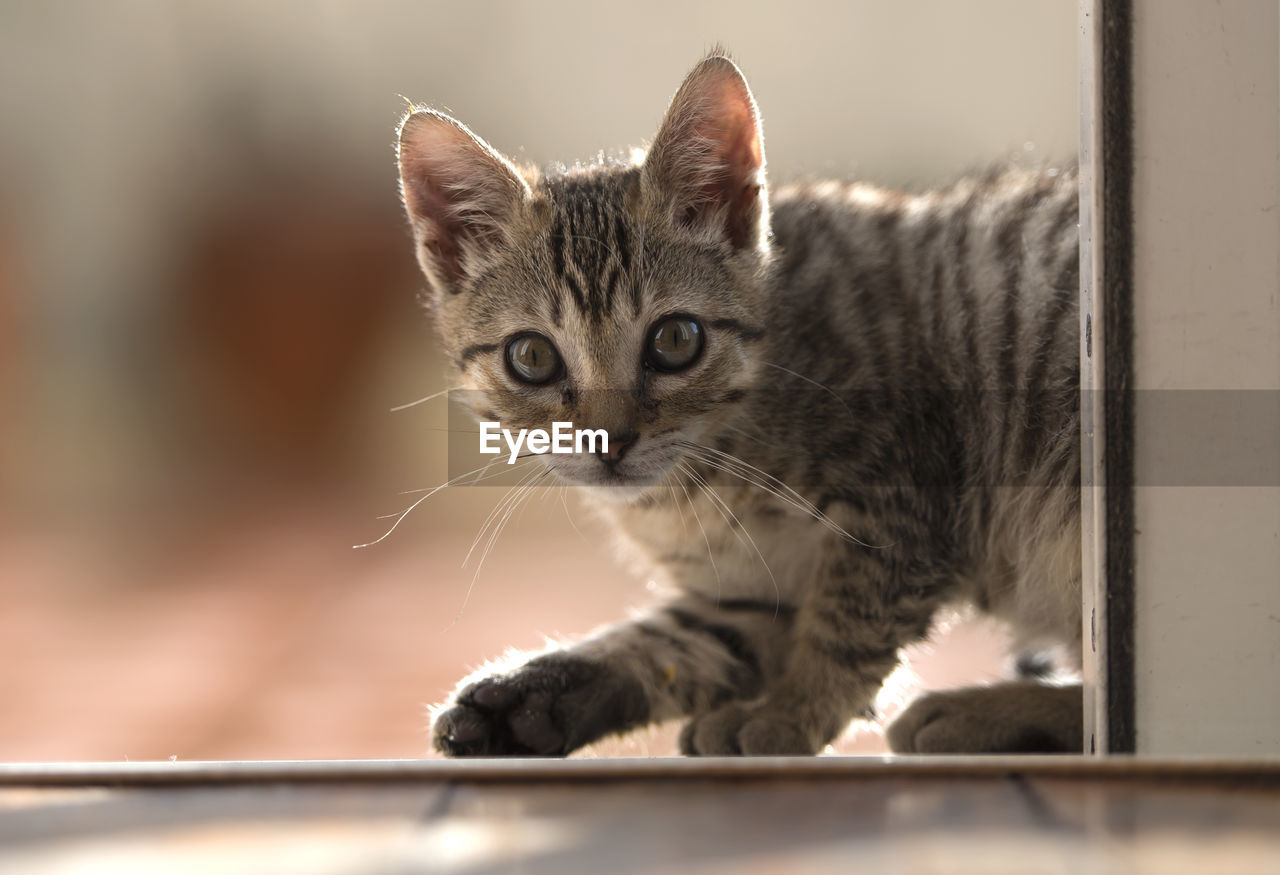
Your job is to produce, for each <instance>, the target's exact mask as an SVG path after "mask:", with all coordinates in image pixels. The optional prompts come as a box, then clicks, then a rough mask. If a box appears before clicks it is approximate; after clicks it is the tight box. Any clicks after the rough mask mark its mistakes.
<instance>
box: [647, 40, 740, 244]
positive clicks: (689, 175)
mask: <svg viewBox="0 0 1280 875" xmlns="http://www.w3.org/2000/svg"><path fill="white" fill-rule="evenodd" d="M668 118H669V120H672V121H674V125H673V126H672V127H667V128H665V129H664V130H663V131H661V132H660V133H659V142H658V146H657V147H658V148H660V149H662V150H663V151H664V152H665V153H666V154H665V155H664V156H663V157H662V159H660V160H662V161H663V162H664V163H665V164H666V166H667V167H668V168H670V169H671V170H672V171H674V174H673V176H674V178H673V177H671V176H669V177H667V179H668V184H670V185H672V186H674V188H675V191H676V196H677V204H678V205H679V212H678V214H677V216H678V220H679V221H681V222H682V223H685V224H696V223H699V222H704V221H710V220H711V219H712V218H713V217H719V219H720V221H722V222H723V223H724V231H725V233H726V236H727V237H728V239H729V241H730V242H731V243H732V244H733V246H734V247H735V248H742V247H744V246H748V245H750V244H751V242H752V240H753V238H754V237H755V236H756V235H757V234H758V228H757V227H756V224H757V222H758V220H759V215H760V203H759V195H760V189H761V182H762V181H761V175H760V171H761V169H762V168H763V166H764V146H763V143H762V141H761V138H760V127H759V123H758V120H757V118H756V113H755V108H754V104H753V102H752V99H751V92H750V91H749V90H748V89H747V86H746V83H745V82H744V81H743V80H742V77H741V75H740V74H739V73H738V71H737V69H736V68H734V67H732V66H731V65H730V64H729V63H728V62H727V61H713V62H710V63H709V64H708V65H707V66H704V67H703V68H701V69H699V70H695V71H694V73H693V74H691V75H690V78H689V79H688V80H687V81H686V82H685V85H684V86H683V87H682V88H681V90H680V93H678V94H677V95H676V99H675V101H673V103H672V108H671V110H670V113H669V116H668ZM682 152H684V153H685V154H686V155H687V156H689V159H688V160H684V161H682V160H681V158H680V154H681V153H682ZM681 177H683V178H681ZM682 189H683V192H684V194H683V196H681V194H680V192H681V190H682Z"/></svg>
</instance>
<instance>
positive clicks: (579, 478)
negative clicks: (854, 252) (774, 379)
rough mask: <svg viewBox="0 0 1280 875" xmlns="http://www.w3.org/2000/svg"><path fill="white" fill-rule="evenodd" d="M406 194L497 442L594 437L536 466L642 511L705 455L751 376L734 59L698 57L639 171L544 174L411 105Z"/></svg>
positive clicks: (424, 259) (756, 318)
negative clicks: (564, 424)
mask: <svg viewBox="0 0 1280 875" xmlns="http://www.w3.org/2000/svg"><path fill="white" fill-rule="evenodd" d="M398 155H399V164H400V181H401V190H402V193H403V196H404V203H405V207H406V210H407V211H408V215H409V221H410V224H411V226H412V229H413V236H414V245H415V247H416V251H417V257H418V262H419V264H420V265H421V267H422V270H423V273H424V274H425V275H426V278H427V283H428V295H429V301H430V304H431V308H432V310H433V311H434V313H435V317H436V323H437V326H438V328H439V330H440V333H441V336H442V340H443V342H444V346H445V350H446V352H447V354H448V356H449V357H450V359H451V360H452V362H453V364H454V366H455V367H456V369H457V370H458V372H459V375H460V382H461V384H462V385H463V386H464V387H465V388H467V389H469V390H472V391H471V392H470V393H469V394H470V396H471V397H472V398H474V399H475V406H476V412H477V413H478V414H479V415H480V416H481V417H482V418H484V419H488V420H496V421H498V422H500V423H501V424H502V427H503V428H509V429H513V430H516V429H520V428H530V429H533V428H543V429H550V427H551V423H552V422H555V421H568V422H572V423H573V424H574V426H575V427H576V428H589V429H605V430H606V431H607V432H608V434H609V437H610V451H609V453H608V455H604V454H599V453H597V454H586V453H584V454H578V455H550V454H548V455H544V456H543V457H542V458H543V460H544V461H545V462H546V463H547V464H548V465H549V466H550V467H551V468H552V469H553V470H554V471H555V473H557V474H558V475H559V476H560V477H561V478H563V479H564V480H566V481H569V482H571V483H576V484H580V485H586V486H608V487H620V488H615V489H611V490H603V491H604V492H606V493H612V494H613V495H615V496H621V497H634V496H635V495H637V494H640V493H642V492H643V491H644V488H646V487H649V486H652V485H654V484H656V483H659V482H661V481H662V478H663V477H664V476H665V475H666V474H667V473H668V472H670V471H672V470H673V468H674V467H675V465H676V464H677V463H678V462H679V461H680V460H681V459H682V458H684V457H685V455H686V453H687V452H688V447H687V446H684V445H682V444H681V442H682V441H683V442H693V443H707V442H708V441H709V440H710V439H711V437H712V436H713V435H714V433H715V432H716V430H717V429H718V426H719V424H720V423H722V422H724V420H725V419H726V418H727V417H728V415H729V414H730V413H732V411H733V409H734V408H736V406H737V405H738V404H740V403H741V401H742V400H743V398H744V397H745V395H746V392H747V389H748V388H749V387H750V386H751V385H752V384H753V382H754V381H755V380H756V378H757V372H758V365H757V356H756V353H757V352H758V349H757V347H758V344H759V342H760V339H761V337H762V336H763V332H764V330H765V328H766V326H765V325H764V324H763V320H762V316H763V307H762V304H761V295H762V288H763V281H764V274H765V271H766V270H767V266H768V260H769V207H768V198H767V192H766V187H765V175H764V163H765V162H764V146H763V140H762V137H761V131H760V117H759V113H758V111H757V109H756V105H755V101H754V99H753V98H752V96H751V91H750V89H749V88H748V87H747V83H746V80H745V79H744V78H743V77H742V74H741V72H740V71H739V70H738V68H737V67H736V66H735V65H734V64H733V62H732V61H730V60H728V59H727V58H725V57H722V56H719V55H714V56H712V57H709V58H707V59H705V60H704V61H702V62H701V63H700V64H698V66H697V67H695V68H694V70H693V71H692V72H691V73H690V74H689V76H688V77H687V78H686V79H685V81H684V84H683V85H682V86H681V87H680V90H679V91H678V92H677V93H676V96H675V97H674V98H673V99H672V102H671V106H670V108H669V109H668V111H667V114H666V117H665V119H664V120H663V122H662V124H661V126H660V127H659V129H658V132H657V135H656V136H655V138H654V140H653V145H652V147H651V148H650V149H649V150H648V152H647V154H645V155H644V156H643V158H642V159H639V160H637V161H636V162H635V163H624V162H613V163H609V162H606V163H600V164H597V165H593V166H589V167H577V168H574V169H571V170H567V171H559V172H555V173H549V174H545V175H540V174H537V173H536V172H533V171H530V170H527V169H521V168H517V167H516V166H515V165H514V164H513V163H512V162H511V161H509V160H508V159H506V158H505V157H503V156H502V155H501V154H499V153H498V152H496V151H495V150H494V149H492V148H491V147H490V146H489V145H488V144H486V143H485V142H484V141H483V140H481V139H480V138H479V137H477V136H475V135H474V134H473V133H471V131H470V130H468V129H467V128H466V127H465V126H464V125H462V124H460V123H459V122H457V121H455V120H454V119H452V118H450V117H448V116H446V115H443V114H441V113H438V112H434V111H431V110H414V111H412V112H411V113H409V114H408V115H407V116H406V117H405V119H404V120H403V122H402V124H401V126H400V136H399V149H398Z"/></svg>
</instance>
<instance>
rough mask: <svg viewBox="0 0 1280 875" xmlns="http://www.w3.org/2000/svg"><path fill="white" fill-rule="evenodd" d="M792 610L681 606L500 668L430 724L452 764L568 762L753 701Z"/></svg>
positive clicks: (785, 641) (737, 604) (772, 669)
mask: <svg viewBox="0 0 1280 875" xmlns="http://www.w3.org/2000/svg"><path fill="white" fill-rule="evenodd" d="M791 625H792V624H791V612H790V611H788V610H787V609H786V608H785V606H780V607H777V608H775V606H774V605H773V604H772V603H769V604H768V605H765V604H763V603H761V604H756V603H753V602H744V601H731V602H725V603H723V604H717V603H716V602H714V601H711V600H708V599H703V598H700V597H697V596H687V597H682V598H680V599H677V600H675V601H673V602H671V603H670V604H668V605H665V606H663V607H661V608H659V609H657V610H655V611H653V612H651V613H649V614H647V615H644V616H641V617H639V618H637V619H635V620H633V621H630V622H627V623H621V624H619V625H617V626H613V627H610V628H608V629H605V630H604V631H602V632H600V633H597V634H595V635H593V636H591V637H590V638H587V639H586V640H584V641H582V642H580V643H577V644H574V645H570V646H567V647H565V648H562V649H557V650H551V651H549V652H546V653H542V654H540V655H537V656H534V657H533V658H532V659H529V660H528V661H527V662H524V663H523V664H519V665H517V666H515V667H514V668H512V669H510V670H506V671H502V670H494V669H493V668H489V669H484V670H481V671H480V672H479V673H477V675H473V676H472V677H471V678H468V679H466V680H464V681H463V682H462V684H461V685H460V686H459V689H458V691H457V692H456V693H455V694H454V696H453V698H452V701H451V702H450V703H449V704H448V705H445V706H443V707H442V708H441V709H439V710H438V711H437V713H436V715H435V719H434V720H433V723H432V743H433V744H434V746H435V748H436V749H437V750H439V751H440V752H442V753H444V754H446V755H449V756H564V755H565V754H568V753H570V752H571V751H573V750H575V749H577V748H579V747H581V746H582V745H584V744H589V743H590V742H592V741H595V740H596V739H598V738H601V737H603V736H605V735H609V734H613V733H618V732H624V731H626V730H628V729H632V728H635V727H638V726H642V725H644V724H647V723H655V722H659V721H662V720H667V719H671V718H673V717H678V716H683V715H686V714H690V713H696V712H700V711H708V710H710V709H712V708H714V707H715V706H716V705H717V704H719V703H722V702H725V701H730V700H735V699H740V698H744V697H753V696H756V695H758V694H759V692H760V690H761V689H762V688H763V687H764V685H765V684H766V683H767V682H768V681H769V680H771V679H772V678H774V677H776V675H777V674H778V673H779V672H780V670H781V666H782V660H783V656H784V654H785V653H786V651H787V649H788V647H789V639H790V630H791Z"/></svg>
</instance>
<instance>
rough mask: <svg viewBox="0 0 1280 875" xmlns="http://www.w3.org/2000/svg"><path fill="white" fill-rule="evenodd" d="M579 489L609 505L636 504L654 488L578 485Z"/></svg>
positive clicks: (645, 486)
mask: <svg viewBox="0 0 1280 875" xmlns="http://www.w3.org/2000/svg"><path fill="white" fill-rule="evenodd" d="M578 488H579V489H581V490H582V491H583V492H585V493H586V494H587V495H589V496H591V497H592V498H594V499H597V500H598V501H603V502H607V503H608V504H635V503H636V502H637V501H640V500H642V499H643V498H644V497H645V496H646V495H648V494H649V491H650V490H652V489H653V486H652V485H643V484H636V485H621V486H601V485H599V484H578Z"/></svg>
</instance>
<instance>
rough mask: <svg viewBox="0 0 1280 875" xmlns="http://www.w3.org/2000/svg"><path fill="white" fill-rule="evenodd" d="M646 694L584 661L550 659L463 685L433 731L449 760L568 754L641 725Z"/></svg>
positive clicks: (561, 657) (551, 656) (555, 655)
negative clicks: (477, 757)
mask: <svg viewBox="0 0 1280 875" xmlns="http://www.w3.org/2000/svg"><path fill="white" fill-rule="evenodd" d="M647 714H648V704H647V700H646V699H645V696H644V691H643V689H642V688H641V687H640V685H639V683H637V682H636V681H634V680H628V679H627V678H623V677H620V676H619V675H617V674H616V673H614V672H612V671H611V670H610V669H608V668H607V667H606V666H604V665H602V664H600V663H597V662H593V661H591V660H588V659H583V658H580V657H574V656H570V655H567V654H559V653H553V654H548V655H547V656H542V657H539V658H537V659H535V660H532V661H531V662H529V663H526V664H525V665H524V666H522V667H521V668H519V669H517V670H516V671H514V672H512V673H511V674H507V675H496V676H493V677H489V678H485V679H484V680H481V681H477V682H476V683H473V684H471V685H469V686H467V687H465V688H464V689H463V690H462V691H461V692H460V693H458V695H457V696H456V697H455V699H454V702H453V704H452V706H451V707H447V708H445V709H444V710H442V711H440V712H439V713H437V715H436V717H435V720H434V721H433V723H432V727H431V741H432V745H433V746H434V747H435V749H436V750H438V751H440V752H441V753H443V754H445V755H446V756H451V757H466V756H565V755H566V754H568V753H570V752H571V751H573V750H575V749H576V748H579V747H581V746H582V745H584V744H587V743H589V742H591V741H594V740H595V739H597V738H599V737H600V736H602V735H605V734H607V733H609V732H617V731H621V730H623V729H626V728H629V727H630V726H634V725H636V724H637V723H640V722H643V720H644V719H645V717H646V716H647Z"/></svg>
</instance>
